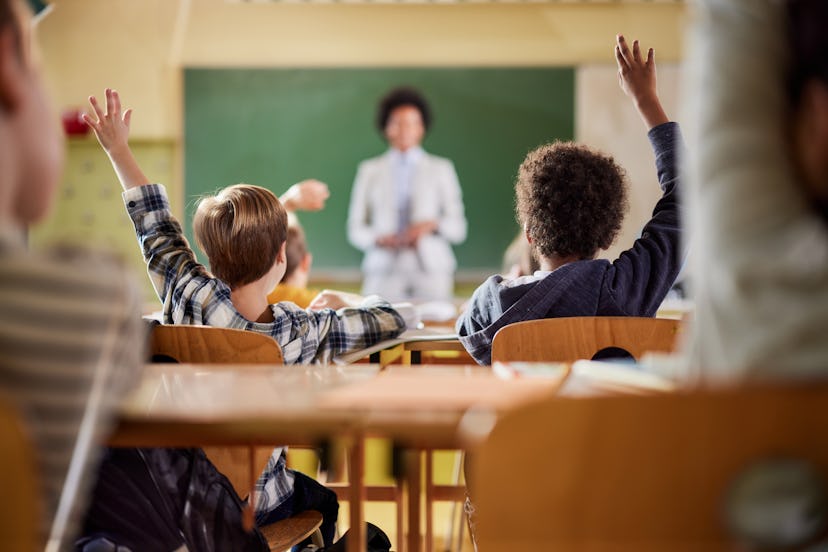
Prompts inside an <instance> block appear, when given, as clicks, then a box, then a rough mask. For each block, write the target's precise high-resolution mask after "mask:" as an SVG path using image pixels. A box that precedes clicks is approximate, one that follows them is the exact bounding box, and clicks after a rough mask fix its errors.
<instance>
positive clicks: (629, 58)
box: [618, 35, 632, 65]
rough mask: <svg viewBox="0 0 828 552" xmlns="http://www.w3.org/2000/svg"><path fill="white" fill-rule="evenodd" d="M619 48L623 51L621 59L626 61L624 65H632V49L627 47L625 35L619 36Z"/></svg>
mask: <svg viewBox="0 0 828 552" xmlns="http://www.w3.org/2000/svg"><path fill="white" fill-rule="evenodd" d="M618 48H619V49H620V50H621V57H622V58H623V59H624V63H625V64H627V65H632V55H631V54H630V48H629V46H627V41H626V40H625V39H624V35H618Z"/></svg>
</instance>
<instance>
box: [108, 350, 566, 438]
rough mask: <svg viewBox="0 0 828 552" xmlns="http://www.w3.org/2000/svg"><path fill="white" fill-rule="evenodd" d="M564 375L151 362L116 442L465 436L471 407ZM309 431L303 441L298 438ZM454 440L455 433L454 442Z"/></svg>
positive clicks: (519, 397) (534, 391)
mask: <svg viewBox="0 0 828 552" xmlns="http://www.w3.org/2000/svg"><path fill="white" fill-rule="evenodd" d="M560 384H561V379H555V378H550V379H544V380H537V379H533V380H521V379H513V380H508V379H502V378H500V377H498V376H496V375H495V374H494V373H493V372H492V371H491V369H489V368H483V367H480V366H476V365H474V366H428V365H424V366H418V367H410V368H407V367H405V368H404V367H399V368H397V367H395V368H393V369H390V370H387V371H384V372H379V367H378V366H376V365H367V364H355V365H348V366H336V365H329V366H319V365H305V366H264V365H220V366H217V365H198V364H150V365H147V368H146V371H145V373H144V375H143V377H142V379H141V382H140V384H139V386H138V387H137V388H136V389H135V391H133V392H132V393H131V394H130V395H129V397H128V399H127V400H126V401H125V403H124V405H123V407H122V409H121V424H120V426H119V428H118V430H117V431H116V434H115V435H114V437H113V438H112V443H113V444H115V445H142V446H143V445H147V446H148V445H151V444H154V445H165V446H172V445H178V446H195V445H204V444H213V443H223V444H236V443H245V444H249V443H251V442H253V443H273V442H278V441H290V442H305V441H307V440H313V439H317V438H320V437H323V436H325V435H331V434H334V435H336V434H341V433H343V432H348V431H371V432H381V433H384V434H386V436H388V437H392V438H398V439H403V440H409V439H411V440H416V441H418V442H420V443H422V442H425V444H431V443H429V442H428V441H437V440H439V441H440V442H439V443H436V442H435V443H433V444H434V445H435V446H437V445H439V446H447V445H451V444H453V445H456V444H459V443H458V441H459V440H460V438H459V436H457V435H456V433H457V429H458V426H459V424H460V422H461V420H462V418H463V416H464V415H465V414H466V412H468V411H470V410H474V411H477V412H484V411H485V412H489V413H492V414H496V413H497V412H500V411H503V410H506V409H508V408H510V407H512V406H516V405H519V404H521V403H524V402H526V401H531V400H535V399H539V398H542V397H544V396H546V397H549V396H552V395H554V394H555V392H556V391H557V389H558V388H559V386H560ZM297 439H299V441H297ZM445 441H451V442H450V443H447V442H445Z"/></svg>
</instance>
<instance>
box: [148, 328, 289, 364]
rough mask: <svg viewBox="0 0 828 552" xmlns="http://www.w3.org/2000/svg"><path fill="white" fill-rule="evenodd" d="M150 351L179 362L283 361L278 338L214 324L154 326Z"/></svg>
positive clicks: (255, 362) (156, 355)
mask: <svg viewBox="0 0 828 552" xmlns="http://www.w3.org/2000/svg"><path fill="white" fill-rule="evenodd" d="M150 354H151V355H152V356H153V357H156V358H157V357H166V358H169V359H172V360H175V361H177V362H194V363H206V364H228V363H232V364H261V363H267V364H283V363H284V359H283V358H282V349H281V348H280V347H279V344H278V343H277V342H276V340H275V339H273V338H271V337H268V336H266V335H262V334H259V333H256V332H251V331H246V330H237V329H231V328H213V327H211V326H190V325H185V324H180V325H167V324H160V325H156V326H154V327H153V330H152V337H151V339H150Z"/></svg>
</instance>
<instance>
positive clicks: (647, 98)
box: [457, 35, 682, 364]
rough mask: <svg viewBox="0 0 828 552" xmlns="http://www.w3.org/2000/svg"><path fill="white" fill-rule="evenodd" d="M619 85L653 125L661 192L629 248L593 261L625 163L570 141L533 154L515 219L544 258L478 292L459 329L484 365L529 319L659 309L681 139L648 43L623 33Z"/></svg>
mask: <svg viewBox="0 0 828 552" xmlns="http://www.w3.org/2000/svg"><path fill="white" fill-rule="evenodd" d="M616 41H617V44H616V47H615V57H616V62H617V63H618V75H619V82H620V85H621V88H622V89H623V90H624V93H625V94H626V95H627V96H629V97H630V98H631V99H632V100H633V103H634V104H635V106H636V109H637V110H638V112H639V114H640V115H641V118H642V119H643V121H644V124H645V125H646V126H647V129H648V137H649V139H650V142H651V144H652V146H653V150H654V151H655V156H656V167H657V170H658V181H659V184H660V185H661V189H662V191H663V195H662V197H661V199H660V200H659V201H658V203H657V204H656V207H655V210H654V211H653V216H652V218H651V219H650V221H649V222H648V223H647V224H646V226H645V227H644V229H643V230H642V233H641V237H640V238H639V239H637V240H636V241H635V243H634V244H633V246H632V247H631V248H630V249H628V250H626V251H624V252H623V253H621V255H620V256H619V257H618V258H617V259H615V260H614V261H612V262H610V261H608V260H604V259H596V258H595V256H596V255H597V253H598V252H599V250H601V249H604V248H606V247H608V246H609V245H611V244H612V242H613V241H614V240H615V237H616V235H617V234H618V231H619V229H620V228H621V223H622V221H623V219H624V214H625V211H626V209H627V188H626V183H625V175H624V170H623V169H622V168H621V167H620V166H618V164H617V163H616V162H615V161H614V160H613V159H612V158H611V157H609V156H607V155H603V154H601V153H599V152H596V151H593V150H591V149H590V148H588V147H587V146H584V145H580V144H574V143H572V142H555V143H552V144H547V145H544V146H541V147H539V148H537V149H536V150H534V151H532V152H530V153H529V154H528V155H527V156H526V159H525V160H524V161H523V163H522V164H521V166H520V170H519V172H518V177H517V181H516V183H515V195H516V196H517V208H516V211H517V217H518V221H519V222H520V224H521V226H522V227H523V230H524V232H525V234H526V239H527V240H528V241H529V243H530V244H531V246H532V249H533V251H534V253H535V255H536V256H537V259H538V261H539V263H540V270H538V271H536V272H535V273H534V274H532V275H528V276H523V277H520V278H516V279H513V280H506V279H504V278H503V277H502V276H500V275H494V276H492V277H490V278H489V279H488V280H486V282H484V283H483V284H482V285H481V286H480V287H479V288H478V289H477V290H476V291H475V292H474V295H473V296H472V299H471V301H470V303H469V308H468V309H467V310H466V312H464V313H463V314H462V315H461V316H460V317H459V318H458V320H457V333H458V334H459V336H460V341H461V342H462V343H463V346H464V347H465V348H466V350H467V351H468V352H469V353H470V354H471V355H472V357H474V359H475V360H476V361H477V362H478V363H480V364H490V363H491V347H492V339H493V338H494V335H495V333H497V331H498V330H499V329H500V328H502V327H503V326H506V325H507V324H513V323H515V322H520V321H523V320H533V319H538V318H555V317H564V316H654V315H655V312H656V310H657V309H658V306H659V305H660V304H661V301H662V300H663V299H664V296H665V295H666V294H667V292H668V291H669V289H670V286H671V285H672V284H673V282H674V280H675V279H676V276H677V275H678V273H679V270H680V268H681V264H682V251H681V228H680V224H679V198H678V175H677V159H676V155H677V153H678V152H677V150H678V149H679V147H680V145H681V143H682V139H681V134H680V131H679V128H678V125H677V124H676V123H673V122H670V121H669V120H668V118H667V115H666V114H665V113H664V110H663V109H662V107H661V102H660V101H659V98H658V92H657V88H656V66H655V57H654V53H653V50H652V48H651V49H650V50H649V52H648V53H647V55H646V58H645V57H643V56H642V53H641V51H640V47H639V44H638V41H637V40H636V41H634V42H633V45H632V49H630V48H629V46H628V45H627V42H626V41H625V39H624V37H623V36H620V35H619V36H618V37H617V39H616Z"/></svg>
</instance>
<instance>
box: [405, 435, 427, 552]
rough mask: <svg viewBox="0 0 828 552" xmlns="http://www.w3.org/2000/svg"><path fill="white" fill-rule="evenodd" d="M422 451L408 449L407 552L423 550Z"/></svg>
mask: <svg viewBox="0 0 828 552" xmlns="http://www.w3.org/2000/svg"><path fill="white" fill-rule="evenodd" d="M421 455H422V451H421V450H419V449H412V450H409V451H408V462H406V467H407V470H408V548H407V551H406V552H422V549H423V543H422V535H421V534H420V498H421V492H422V491H421V489H422V475H421V470H422V465H423V464H422V456H421Z"/></svg>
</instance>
